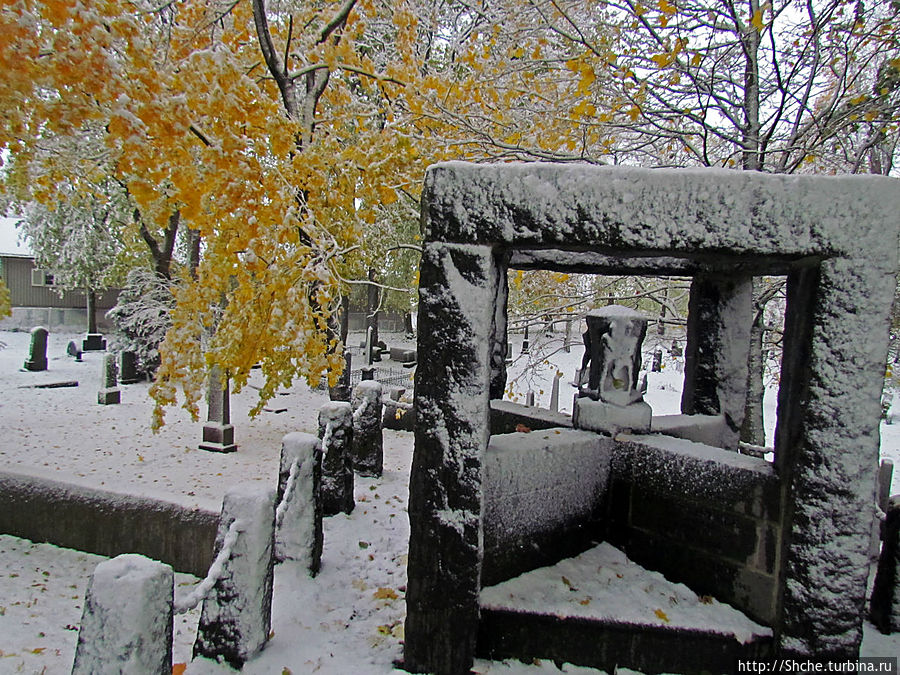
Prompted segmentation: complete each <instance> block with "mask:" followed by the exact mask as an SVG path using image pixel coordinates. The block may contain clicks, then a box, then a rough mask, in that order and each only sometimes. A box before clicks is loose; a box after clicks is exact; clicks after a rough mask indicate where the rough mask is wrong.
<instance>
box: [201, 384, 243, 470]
mask: <svg viewBox="0 0 900 675" xmlns="http://www.w3.org/2000/svg"><path fill="white" fill-rule="evenodd" d="M220 373H221V371H220V370H219V368H218V367H213V368H212V369H211V370H210V371H209V388H208V390H207V395H206V403H207V416H206V424H204V425H203V441H202V442H201V443H200V449H201V450H208V451H210V452H234V451H235V450H237V445H235V443H234V427H233V426H232V424H231V397H230V395H229V391H228V378H227V377H226V378H225V382H224V383H223V382H222V378H221V374H220Z"/></svg>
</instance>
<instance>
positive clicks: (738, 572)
mask: <svg viewBox="0 0 900 675" xmlns="http://www.w3.org/2000/svg"><path fill="white" fill-rule="evenodd" d="M623 439H627V440H623ZM483 485H484V512H483V514H482V522H483V528H484V559H483V562H482V585H483V586H489V585H493V584H496V583H499V582H500V581H503V580H506V579H509V578H512V577H514V576H517V575H519V574H522V573H523V572H527V571H529V570H532V569H535V568H537V567H540V566H543V565H549V564H553V563H555V562H558V561H559V560H561V559H563V558H565V557H569V556H572V555H576V554H578V553H580V552H581V551H584V550H585V549H587V548H588V547H590V546H591V545H592V544H593V543H596V542H599V541H603V540H609V541H610V542H611V543H613V544H615V545H616V546H619V547H620V548H622V549H623V550H624V551H625V552H626V553H627V554H628V556H629V557H631V558H632V559H633V560H634V561H635V562H638V563H639V564H641V565H643V566H644V567H646V568H648V569H652V570H656V571H659V572H662V573H663V574H665V575H666V576H667V577H668V578H670V579H672V580H675V581H679V582H682V583H685V584H687V585H688V586H689V587H690V588H691V589H693V590H694V591H695V592H696V593H697V594H698V595H711V596H713V597H715V598H716V599H717V600H720V601H722V602H727V603H729V604H731V605H733V606H735V607H737V608H738V609H740V610H741V611H743V612H745V613H746V614H748V615H749V616H750V617H751V618H753V619H754V620H756V621H759V622H761V623H764V624H766V625H770V626H771V625H773V624H775V623H776V621H777V591H778V577H779V565H778V563H779V556H780V547H781V544H782V537H781V526H780V518H781V508H780V503H781V495H780V485H779V481H778V479H777V477H776V476H775V473H774V469H773V466H772V465H771V464H769V463H768V462H766V461H764V460H761V459H756V458H753V457H747V456H743V455H737V454H735V453H733V452H728V451H725V450H722V449H720V448H715V447H711V446H708V445H703V444H700V443H695V442H692V441H688V440H683V439H677V438H674V437H668V436H661V435H647V436H620V437H619V440H613V439H612V438H610V437H608V436H604V435H599V434H594V433H591V432H585V431H573V430H571V429H565V428H557V429H547V430H543V431H535V432H531V433H512V434H503V435H496V436H492V437H491V440H490V443H489V445H488V449H487V452H486V453H485V459H484V483H483Z"/></svg>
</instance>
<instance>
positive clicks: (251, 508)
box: [194, 484, 275, 669]
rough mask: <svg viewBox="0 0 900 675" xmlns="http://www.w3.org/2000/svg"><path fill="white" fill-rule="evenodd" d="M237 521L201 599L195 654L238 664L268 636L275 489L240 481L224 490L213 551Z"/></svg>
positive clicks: (224, 541) (248, 656) (272, 569)
mask: <svg viewBox="0 0 900 675" xmlns="http://www.w3.org/2000/svg"><path fill="white" fill-rule="evenodd" d="M233 523H236V525H235V530H236V532H237V538H236V539H234V540H233V544H232V548H231V555H230V556H228V559H227V560H226V561H225V564H224V565H223V568H222V572H221V574H220V576H219V578H218V579H217V581H216V583H215V585H213V588H212V590H211V591H210V593H209V594H208V595H207V596H206V598H205V599H204V601H203V610H202V612H201V614H200V624H199V626H198V628H197V640H196V642H194V656H195V657H196V656H205V657H206V658H210V659H219V658H221V659H223V660H224V661H226V662H228V663H229V664H230V665H231V666H232V667H234V668H238V669H240V668H241V667H242V666H243V665H244V663H245V662H246V661H247V660H248V659H249V658H250V657H252V656H253V655H254V654H256V653H257V652H258V651H259V650H260V649H262V647H263V645H265V643H266V640H268V638H269V631H270V629H271V614H272V580H273V576H274V565H275V556H274V538H275V490H273V489H271V488H266V487H263V486H259V485H250V484H247V485H238V486H235V487H232V488H231V489H229V490H228V492H226V493H225V497H224V499H223V500H222V513H221V515H220V516H219V529H218V532H217V533H216V548H215V554H216V555H218V553H219V551H220V550H221V549H222V548H223V546H225V545H226V540H227V539H228V533H229V530H230V529H231V527H232V524H233Z"/></svg>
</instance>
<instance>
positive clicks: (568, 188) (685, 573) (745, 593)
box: [404, 163, 900, 675]
mask: <svg viewBox="0 0 900 675" xmlns="http://www.w3.org/2000/svg"><path fill="white" fill-rule="evenodd" d="M422 223H423V230H424V242H425V243H424V246H423V253H422V262H421V267H420V272H419V278H420V286H419V300H420V302H419V314H418V317H419V331H418V335H419V337H418V350H417V351H418V353H419V354H427V355H428V358H427V359H422V360H421V361H420V363H419V366H418V371H417V373H416V379H417V382H416V394H415V403H414V405H415V410H416V414H417V417H416V426H415V456H414V459H413V469H412V474H411V477H410V505H409V519H410V547H409V564H408V574H409V579H408V586H407V594H406V602H407V619H406V626H405V646H404V666H405V667H406V668H407V669H408V670H410V671H413V672H433V673H438V674H441V675H444V674H454V675H455V674H457V673H465V672H469V670H470V669H471V667H472V663H473V658H474V656H475V654H476V652H480V653H482V654H485V655H488V656H491V655H495V654H502V653H503V650H504V649H505V650H506V652H507V653H514V649H513V648H511V647H509V646H508V644H511V643H507V646H506V647H504V646H503V644H504V643H503V640H500V639H493V640H491V637H492V631H493V633H494V634H496V633H497V631H501V630H502V626H500V624H499V623H495V624H493V625H488V623H487V620H488V618H489V615H493V616H494V617H495V618H496V617H497V616H499V615H498V614H497V612H496V611H494V610H493V609H492V610H490V611H488V609H487V608H486V607H485V606H484V605H482V602H481V592H482V584H483V583H486V582H485V581H484V578H486V577H489V578H490V579H491V582H490V583H496V582H497V581H500V580H501V579H502V578H503V576H504V575H503V574H501V572H503V570H502V569H501V567H502V565H500V564H497V563H496V559H497V558H498V556H499V555H500V554H502V553H503V551H500V553H498V554H492V555H494V559H492V560H490V561H489V560H488V559H487V558H486V556H487V552H486V546H485V542H484V533H485V528H484V520H483V519H484V518H485V514H488V515H490V514H491V513H496V512H498V511H499V512H501V515H502V516H503V517H506V516H507V515H508V514H509V513H512V512H513V510H514V509H516V508H519V507H518V506H517V504H518V505H521V504H527V503H529V502H528V498H527V497H528V494H529V493H526V492H520V493H516V494H513V495H512V496H511V497H508V498H507V497H503V494H501V495H500V497H497V498H498V499H501V498H503V499H505V500H506V501H504V502H503V503H499V502H498V503H495V504H493V505H485V503H484V500H485V499H486V497H485V495H486V494H487V495H493V494H498V490H500V488H498V487H497V486H492V485H484V481H487V480H493V479H492V478H491V476H492V475H496V476H501V477H502V476H505V475H507V474H506V473H505V471H506V470H505V469H503V470H502V471H500V470H498V471H496V472H493V473H491V472H487V471H485V464H486V457H487V456H488V453H494V454H493V455H491V457H493V458H495V459H497V461H498V462H499V461H501V460H504V458H505V457H507V456H516V457H517V456H518V455H517V453H516V452H514V451H516V450H518V448H519V447H520V446H517V445H516V444H515V443H514V442H513V441H510V442H506V443H498V444H492V446H491V448H489V444H491V443H492V441H491V438H490V436H491V435H490V423H489V419H490V410H491V403H490V399H491V398H492V397H493V398H499V397H500V396H502V392H503V389H504V384H505V379H506V374H505V359H504V358H503V356H504V355H505V352H506V340H507V336H506V301H507V293H508V291H507V282H506V278H507V271H508V269H509V268H513V269H550V270H554V271H568V272H591V273H598V274H633V275H640V274H648V275H672V276H691V277H692V284H691V298H690V306H689V317H688V326H687V346H686V350H685V374H684V377H685V380H684V390H683V395H682V402H681V407H682V412H683V413H684V416H689V417H693V418H696V419H697V420H704V421H705V422H704V423H709V421H710V420H712V422H715V424H717V425H718V428H719V429H720V430H721V433H719V432H717V433H716V434H715V437H716V438H718V439H720V440H719V445H718V447H714V446H712V445H704V444H702V443H699V442H695V441H691V440H684V439H675V438H671V437H670V436H663V435H658V434H657V435H652V434H649V435H647V434H645V435H640V434H637V435H628V434H621V435H619V436H618V437H616V438H611V437H610V436H608V435H606V434H593V433H592V432H588V431H584V430H581V431H575V432H570V433H574V434H582V435H581V436H577V438H573V440H572V441H571V442H570V443H569V449H568V450H566V449H565V448H563V447H562V446H561V445H560V444H559V442H557V441H554V438H556V437H557V434H556V433H555V432H553V431H552V430H551V431H548V432H545V434H546V437H547V439H548V440H547V441H546V443H547V444H549V445H548V446H547V447H550V448H553V449H554V450H553V452H556V451H557V450H558V451H560V452H562V451H563V450H565V452H569V453H570V454H571V453H573V452H576V450H577V452H578V453H581V454H580V455H578V456H579V457H583V458H584V460H583V462H584V463H588V464H584V465H589V466H593V464H589V463H591V462H593V463H594V464H596V466H597V467H599V468H598V469H597V470H598V471H599V470H600V468H602V467H608V469H606V468H604V471H606V472H607V474H608V478H607V479H604V480H601V481H599V484H602V485H603V487H602V492H601V493H600V494H599V495H596V499H591V498H589V497H590V495H585V496H584V499H580V501H578V502H577V503H576V501H574V500H572V499H571V498H570V496H571V493H572V489H571V485H573V484H574V483H573V482H572V481H570V482H569V483H566V481H567V480H569V479H568V478H566V476H570V475H572V476H573V477H577V475H578V474H577V473H576V474H571V473H567V470H568V467H567V465H566V463H565V462H558V461H557V462H549V459H550V458H551V454H552V453H551V452H550V451H544V450H542V449H540V448H537V449H536V450H535V452H539V453H541V457H543V458H545V459H546V460H547V461H546V462H545V463H544V466H546V467H547V470H548V471H551V472H557V473H558V475H559V476H561V478H559V479H558V480H559V482H560V484H561V486H562V487H559V486H554V485H550V484H548V483H547V481H546V480H542V482H540V490H541V491H542V495H549V494H551V493H552V491H553V490H556V493H558V494H559V495H560V498H564V499H567V500H568V501H567V505H568V506H571V508H572V509H573V512H574V511H575V510H578V509H581V511H579V512H580V513H584V514H586V517H585V520H583V521H579V522H578V523H577V525H578V530H577V532H580V533H582V534H586V535H589V536H598V537H600V538H604V537H605V538H609V539H611V540H613V543H614V544H616V545H618V546H621V547H622V549H623V550H624V551H625V553H626V554H627V555H628V556H629V558H632V559H636V561H637V562H639V563H640V564H642V565H645V566H647V567H649V568H651V569H655V570H657V571H660V572H662V573H664V574H665V575H666V576H667V577H669V578H671V579H673V580H676V581H680V582H682V583H685V584H688V585H689V586H690V587H691V588H692V589H693V590H694V592H696V593H697V594H698V595H703V594H706V593H714V594H715V595H716V596H717V597H718V598H719V599H720V600H723V601H725V602H728V603H729V604H731V605H733V606H734V607H736V608H738V609H740V610H741V611H743V612H745V613H746V614H747V615H748V616H750V617H751V618H753V619H754V620H755V621H757V622H759V623H761V624H762V625H763V626H765V627H766V628H768V629H770V631H769V637H768V638H766V639H762V640H761V641H758V642H756V643H755V644H754V645H742V644H738V643H736V642H734V641H732V643H729V644H730V645H731V646H730V647H728V648H729V649H734V650H736V651H734V652H733V653H742V654H745V655H747V654H752V655H754V656H755V657H759V656H766V655H769V656H771V655H773V654H774V655H779V656H801V657H807V656H818V657H830V658H835V659H847V658H855V657H856V655H857V654H858V651H859V645H860V640H861V635H862V630H861V628H862V620H863V607H864V603H865V596H866V579H867V575H868V551H869V541H870V536H871V532H872V524H873V523H872V519H873V517H874V515H873V514H874V508H873V503H872V502H873V497H874V488H875V479H876V474H877V471H878V423H879V416H880V395H881V384H882V377H883V374H884V358H885V355H886V348H887V337H888V328H889V309H890V306H891V301H892V298H893V294H894V290H895V273H896V264H897V259H898V251H897V241H898V229H900V191H898V190H897V188H896V185H895V181H893V180H891V179H887V178H881V177H872V176H866V177H861V176H829V177H824V176H785V175H766V174H762V173H756V172H750V171H727V170H716V169H689V170H669V169H661V170H646V169H638V168H626V167H596V166H590V167H588V166H575V165H553V164H503V165H475V164H466V163H446V164H438V165H435V166H432V167H430V169H429V170H428V173H427V176H426V181H425V186H424V190H423V194H422ZM763 275H783V276H785V277H786V279H787V307H786V319H785V331H784V357H783V362H782V373H781V380H780V389H779V395H778V411H777V413H778V420H777V427H776V433H775V448H774V452H775V460H774V464H770V463H767V462H765V461H764V460H762V459H756V458H752V457H745V456H742V455H737V454H736V453H734V452H730V451H729V450H734V449H735V448H736V447H737V439H738V431H739V429H740V427H741V424H742V422H743V408H744V401H745V398H746V382H747V356H748V354H749V347H750V335H749V326H750V316H751V314H750V312H751V309H752V292H751V291H752V280H753V277H754V276H763ZM617 330H618V329H617ZM609 333H612V330H610V331H609ZM629 339H630V338H629ZM610 341H611V342H612V344H610V345H609V347H608V349H609V352H608V353H609V355H610V356H609V359H608V361H609V363H610V364H612V365H613V368H612V369H613V371H614V372H613V376H612V377H613V387H612V388H609V387H606V388H601V386H600V379H599V377H598V379H596V380H594V381H593V382H590V381H589V383H588V386H587V389H588V390H596V395H597V401H593V398H592V396H587V397H584V398H585V399H586V401H585V403H587V402H603V400H604V399H603V397H604V396H608V397H611V398H612V399H616V400H617V401H618V402H619V404H621V403H622V401H623V400H625V401H626V405H628V404H627V400H628V399H630V398H631V397H633V396H635V395H636V394H637V393H638V392H639V390H640V386H639V385H638V384H637V383H636V382H635V381H634V375H635V372H634V371H635V370H636V368H635V367H634V366H630V367H629V365H628V363H629V362H628V361H627V358H626V357H625V356H624V354H625V351H626V350H625V349H624V345H625V344H626V342H627V340H625V339H624V337H614V336H611V337H610ZM606 362H607V361H604V360H603V357H599V356H598V362H597V364H596V366H597V368H599V374H600V375H602V374H603V364H604V363H606ZM615 381H620V382H623V381H624V382H627V383H628V386H627V387H625V388H619V387H617V386H616V385H615ZM637 400H638V399H635V402H636V401H637ZM609 402H612V401H609ZM582 418H583V415H582ZM655 423H656V419H654V420H653V425H652V426H651V430H653V427H654V426H655ZM697 424H699V422H698V423H697ZM623 426H624V425H623ZM688 426H690V425H688ZM695 426H696V425H695ZM669 427H670V428H672V427H673V425H672V424H670V425H669ZM559 435H565V434H563V433H561V434H559ZM585 436H591V437H592V438H594V439H596V440H591V439H590V438H585ZM576 441H577V442H576ZM591 444H595V448H596V452H593V451H591V452H588V451H586V450H585V447H586V446H589V445H591ZM598 454H600V455H604V456H598ZM572 456H573V457H574V455H572ZM526 459H527V458H526ZM492 461H493V460H492ZM504 461H505V460H504ZM542 461H544V460H542ZM548 462H549V463H548ZM503 466H507V465H506V464H504V465H503ZM501 468H502V467H501ZM515 469H516V470H515V472H514V474H515V477H516V478H517V480H518V483H517V484H518V485H521V486H522V490H527V489H531V488H530V487H529V486H530V483H529V481H528V480H526V479H527V478H528V476H527V475H525V474H527V471H530V470H532V469H531V468H530V464H529V462H528V461H526V460H522V461H520V462H519V463H518V465H517V466H516V467H515ZM591 470H593V469H591ZM598 475H600V474H598ZM710 477H711V478H710ZM720 479H725V480H726V481H727V482H726V483H725V484H723V483H722V482H721V480H720ZM585 486H587V487H585ZM501 487H502V486H501ZM503 489H505V488H503ZM588 489H590V484H588V483H585V484H584V486H582V487H579V490H583V491H587V490H588ZM500 492H501V493H502V490H500ZM547 503H553V501H552V500H551V499H550V498H549V497H548V498H547ZM488 506H489V507H490V508H487V507H488ZM568 506H567V508H568ZM598 519H599V520H598ZM514 521H515V518H512V519H510V522H514ZM723 523H724V525H723ZM563 525H566V524H565V523H563ZM566 526H567V525H566ZM729 531H730V532H733V533H735V536H731V537H729V536H725V535H722V534H721V533H722V532H729ZM573 532H575V530H573ZM577 532H576V533H577ZM554 536H555V532H554V531H534V533H533V537H532V538H533V540H534V541H539V542H544V541H546V542H554V543H558V541H559V539H558V538H554ZM504 541H505V539H504V538H503V537H501V536H499V535H498V536H495V537H494V539H493V542H494V543H495V544H496V546H501V547H502V546H503V545H504V544H503V542H504ZM544 548H549V547H544ZM522 550H528V549H522ZM660 551H662V552H663V554H661V553H660ZM551 552H552V551H551ZM513 558H515V556H510V557H509V559H510V560H513ZM558 559H559V558H557V560H558ZM501 562H503V561H501ZM513 562H515V560H513ZM489 563H490V569H489V566H488V564H489ZM541 564H546V563H541ZM522 571H525V570H523V569H521V568H520V569H519V570H517V572H516V573H520V572H522ZM483 572H485V575H486V576H483V574H482V573H483ZM506 578H509V577H508V574H507V575H506ZM556 579H557V580H558V579H559V577H558V576H557V577H556ZM826 587H827V588H826ZM569 590H572V589H569ZM570 595H571V594H570ZM607 609H608V608H607ZM520 618H521V615H519V616H512V615H506V618H505V619H504V620H508V621H513V622H515V621H519V620H520ZM657 621H659V619H657ZM507 625H509V624H507ZM546 625H547V626H549V625H550V624H546ZM560 625H561V624H560V623H559V620H558V619H557V620H556V623H554V624H553V626H554V630H560V631H563V632H562V633H560V636H561V639H560V640H559V641H558V642H560V643H563V642H566V640H565V637H566V636H565V633H564V629H563V628H557V627H558V626H560ZM516 626H518V627H521V626H523V624H516ZM628 631H630V632H628V633H623V634H622V635H626V634H627V636H628V639H618V638H617V639H616V640H610V639H609V637H608V635H609V633H606V634H605V635H606V637H604V636H603V634H598V635H599V637H598V640H596V641H595V640H593V639H592V640H573V639H569V640H568V643H569V644H568V645H563V646H565V647H569V648H580V647H584V648H585V649H588V648H590V649H593V650H594V651H593V652H592V653H591V654H587V655H585V654H582V656H585V659H593V660H585V661H583V663H585V664H587V665H598V664H599V665H604V664H607V663H618V665H619V666H628V667H633V668H636V669H643V668H648V669H651V668H652V669H655V670H645V671H644V672H672V671H667V670H666V668H667V664H666V663H660V662H655V663H652V664H650V662H649V661H648V659H652V658H653V653H654V651H656V652H658V653H663V652H662V651H660V650H658V649H656V647H657V646H659V645H661V644H662V642H661V641H662V640H664V639H665V636H663V635H662V633H660V632H659V631H657V632H653V630H651V629H642V628H639V627H637V628H636V627H631V628H629V629H628ZM513 632H514V631H513V630H512V629H510V630H509V631H507V633H505V634H504V639H506V638H509V639H510V640H512V641H513V642H515V643H516V644H517V645H519V646H518V647H516V649H519V647H521V646H522V644H524V643H523V641H527V640H532V644H531V647H534V649H533V650H532V651H530V652H528V653H527V654H526V655H530V656H535V657H536V656H541V657H546V658H559V659H561V660H570V661H572V659H571V658H569V656H570V655H569V654H566V653H560V652H540V651H538V650H537V647H536V646H535V644H534V640H536V639H538V638H539V637H540V636H539V633H541V631H540V630H533V629H532V630H520V631H518V633H517V637H515V636H513ZM773 636H774V637H773ZM679 639H680V637H679ZM766 640H767V641H766ZM697 644H699V643H697ZM623 645H624V646H623ZM628 645H631V647H633V648H629V647H628ZM541 647H547V645H541ZM548 648H549V647H548ZM629 649H630V651H629ZM742 649H743V650H745V651H743V652H741V651H740V650H742ZM604 650H605V651H604ZM623 650H624V651H623ZM746 650H750V651H746ZM753 650H755V651H753ZM685 651H687V652H691V651H692V649H682V650H681V652H682V655H684V652H685ZM701 652H702V649H698V650H697V651H696V653H695V654H688V655H687V656H686V657H685V658H695V659H696V661H695V662H693V663H691V664H687V665H684V664H682V666H679V665H677V664H675V665H673V664H668V666H669V667H672V668H678V667H684V668H688V669H691V668H693V669H694V670H704V669H709V670H714V671H715V670H717V669H718V667H712V668H710V667H709V666H704V664H703V663H702V662H701V660H702V658H703V657H702V655H701ZM519 653H520V655H521V654H522V651H520V652H519ZM614 659H615V660H614ZM642 659H644V660H643V661H642ZM572 662H574V661H572ZM731 666H732V667H733V662H731ZM609 667H611V666H609ZM726 669H727V668H726Z"/></svg>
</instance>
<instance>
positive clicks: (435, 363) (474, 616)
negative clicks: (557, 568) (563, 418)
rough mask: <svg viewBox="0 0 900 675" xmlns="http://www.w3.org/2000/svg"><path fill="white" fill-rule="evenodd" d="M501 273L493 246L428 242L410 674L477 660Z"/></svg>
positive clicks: (445, 673)
mask: <svg viewBox="0 0 900 675" xmlns="http://www.w3.org/2000/svg"><path fill="white" fill-rule="evenodd" d="M500 278H501V274H500V272H499V269H498V263H497V261H496V259H495V257H494V255H493V253H492V251H491V248H490V247H488V246H464V245H454V244H441V243H434V242H430V243H428V244H426V245H425V250H424V252H423V255H422V262H421V267H420V273H419V279H420V280H419V331H418V334H419V341H418V353H419V354H427V355H428V358H427V359H422V360H421V361H420V363H419V367H418V372H417V373H416V393H415V407H416V415H417V418H416V427H415V436H416V448H415V454H414V456H413V466H412V473H411V476H410V504H409V521H410V541H409V564H408V568H407V569H408V573H409V581H408V585H407V592H406V610H407V616H406V638H405V647H404V666H405V668H407V669H408V670H410V671H412V672H430V673H436V674H437V675H457V674H459V673H468V672H469V669H470V668H471V667H472V662H473V658H474V648H475V639H476V636H477V631H478V615H479V608H478V595H479V591H480V585H481V561H482V538H481V511H482V503H481V498H482V495H481V481H482V458H483V456H484V452H485V449H486V448H487V443H488V438H489V435H490V430H489V423H488V422H489V415H490V406H489V397H488V388H489V385H490V381H491V355H492V353H493V350H492V348H491V338H492V335H496V324H495V322H496V313H495V311H494V306H493V303H494V300H495V298H496V297H497V293H498V290H497V285H498V283H500Z"/></svg>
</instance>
